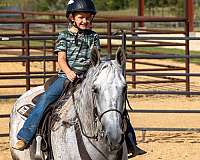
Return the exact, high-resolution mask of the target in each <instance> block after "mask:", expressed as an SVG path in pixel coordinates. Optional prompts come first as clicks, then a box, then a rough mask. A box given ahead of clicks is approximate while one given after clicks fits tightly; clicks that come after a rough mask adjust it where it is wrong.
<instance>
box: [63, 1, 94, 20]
mask: <svg viewBox="0 0 200 160" xmlns="http://www.w3.org/2000/svg"><path fill="white" fill-rule="evenodd" d="M66 10H67V11H66V16H67V18H68V17H69V15H70V14H73V13H74V12H89V13H91V14H92V15H95V14H96V9H95V6H94V3H93V2H92V0H69V2H68V4H67V7H66Z"/></svg>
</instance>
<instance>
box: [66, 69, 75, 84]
mask: <svg viewBox="0 0 200 160" xmlns="http://www.w3.org/2000/svg"><path fill="white" fill-rule="evenodd" d="M66 76H67V78H68V79H69V80H70V81H71V82H73V81H74V80H75V79H76V73H75V72H74V71H72V70H71V71H69V72H67V73H66Z"/></svg>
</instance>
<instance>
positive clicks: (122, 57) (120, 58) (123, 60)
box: [115, 47, 126, 66]
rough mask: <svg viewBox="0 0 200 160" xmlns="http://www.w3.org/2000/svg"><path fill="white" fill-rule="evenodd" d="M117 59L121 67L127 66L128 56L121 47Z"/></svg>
mask: <svg viewBox="0 0 200 160" xmlns="http://www.w3.org/2000/svg"><path fill="white" fill-rule="evenodd" d="M115 59H116V61H117V63H118V64H119V65H121V66H124V65H125V64H126V55H125V53H124V50H123V49H122V48H121V47H119V48H118V49H117V52H116V58H115Z"/></svg>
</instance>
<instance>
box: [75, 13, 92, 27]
mask: <svg viewBox="0 0 200 160" xmlns="http://www.w3.org/2000/svg"><path fill="white" fill-rule="evenodd" d="M92 18H93V15H91V13H87V12H76V13H75V14H74V16H73V18H72V19H73V21H74V22H75V23H76V25H77V27H78V28H80V29H83V30H84V29H89V28H90V25H91V20H92Z"/></svg>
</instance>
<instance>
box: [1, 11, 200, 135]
mask: <svg viewBox="0 0 200 160" xmlns="http://www.w3.org/2000/svg"><path fill="white" fill-rule="evenodd" d="M1 13H7V14H16V15H18V18H0V25H3V26H1V27H0V31H2V32H1V33H0V63H7V62H11V63H18V62H21V63H22V65H24V66H25V71H23V72H0V80H5V79H10V80H12V79H23V80H26V82H25V84H20V85H19V84H11V85H9V84H6V85H0V89H1V88H10V87H13V88H14V87H16V88H17V87H19V88H23V87H25V88H26V90H29V89H30V88H31V87H33V86H36V85H37V84H31V82H30V80H31V79H33V78H44V80H45V78H47V77H49V76H51V75H53V74H56V64H55V61H56V58H57V57H56V56H55V55H53V47H54V44H55V39H56V36H57V35H58V32H59V29H60V28H62V27H63V26H66V24H67V21H66V17H65V14H64V13H43V12H14V11H1V10H0V14H1ZM42 15H45V16H49V18H50V19H47V18H46V19H41V18H40V19H33V18H32V17H34V16H37V17H39V16H42ZM139 22H145V23H149V22H151V23H160V22H164V23H168V22H181V23H183V30H173V29H171V30H170V29H155V28H140V27H138V26H137V24H138V23H139ZM119 23H120V26H119ZM124 24H125V25H124ZM4 25H7V26H6V27H4ZM11 25H16V26H17V27H18V28H17V29H16V30H15V31H16V32H15V33H14V32H13V31H14V29H13V28H12V27H11V28H9V26H11ZM41 25H45V30H44V29H41V28H42V27H41ZM47 25H48V26H51V27H49V28H50V29H49V30H48V31H47V30H46V26H47ZM127 26H128V27H127ZM34 27H35V28H34ZM119 28H120V29H121V30H124V31H125V33H126V34H127V35H126V36H125V35H120V36H119V32H118V29H119ZM94 29H96V30H97V32H98V33H99V35H100V38H101V40H103V41H105V43H104V44H102V48H103V50H104V52H106V53H108V57H111V58H112V57H113V55H112V52H113V50H116V48H117V47H118V46H121V45H122V46H126V48H124V49H126V51H127V63H128V64H130V65H131V68H127V72H126V73H127V76H131V78H132V79H131V80H130V81H127V83H128V84H131V85H132V86H131V88H130V89H129V90H128V94H170V95H187V96H191V95H200V92H199V91H192V90H191V88H190V87H191V81H190V80H191V79H190V78H191V77H192V76H195V77H198V76H200V74H199V73H191V72H190V60H191V59H192V58H200V55H191V54H190V46H189V41H192V40H194V41H195V40H200V38H199V37H190V36H189V23H188V19H187V18H185V17H123V16H120V17H117V16H115V17H100V16H99V17H98V16H97V18H95V19H94ZM151 34H153V36H152V35H151ZM165 34H167V35H171V36H170V37H168V36H167V37H165ZM172 34H178V35H180V34H181V35H182V36H183V37H179V36H176V37H173V35H172ZM149 35H150V36H149ZM155 35H161V36H162V37H156V36H155ZM38 40H39V41H40V44H39V45H37V46H33V45H32V44H31V42H33V41H36V42H37V41H38ZM113 40H120V41H121V42H120V43H119V44H118V43H117V44H116V43H113ZM174 40H179V41H183V42H173V41H174ZM41 41H42V42H41ZM10 42H16V43H14V44H11V45H10V44H9V43H10ZM141 42H142V44H141ZM17 43H19V44H18V45H17ZM49 43H50V44H49ZM163 46H183V47H185V54H184V55H177V54H173V53H167V54H163V53H161V52H159V53H158V52H155V51H144V50H141V47H163ZM6 49H9V50H8V51H6ZM36 50H37V51H39V52H37V53H40V55H34V54H33V53H34V52H35V51H36ZM1 51H3V53H7V54H9V53H10V54H9V55H11V54H12V53H11V51H12V52H14V53H16V54H15V57H14V56H7V57H6V56H1V53H2V52H1ZM5 51H6V52H5ZM144 59H145V60H150V59H184V66H183V67H180V66H175V65H166V64H163V63H162V64H157V63H152V62H146V61H145V62H143V61H139V60H144ZM32 62H43V63H44V65H43V71H35V72H33V71H31V69H30V68H31V63H32ZM46 62H53V69H52V71H47V70H46ZM140 64H143V65H146V66H152V67H157V68H151V67H148V68H142V69H141V68H139V69H138V68H137V65H140ZM155 71H156V72H163V71H167V73H152V72H155ZM169 71H173V72H169ZM174 71H176V72H174ZM178 71H183V72H184V73H178ZM140 76H147V77H154V78H155V77H159V78H162V80H144V81H141V80H137V77H140ZM179 76H181V77H182V79H180V78H178V77H179ZM152 83H154V84H157V83H185V90H183V91H176V90H174V91H157V90H155V91H149V90H146V91H140V90H137V86H138V85H140V84H145V85H148V84H152ZM132 88H134V91H133V90H132ZM19 96H20V94H16V95H8V94H6V95H0V99H8V98H18V97H19ZM130 112H132V111H130ZM133 112H135V113H149V114H153V113H178V114H182V113H187V114H190V113H193V114H195V113H197V114H199V112H200V111H199V110H134V111H133ZM0 118H9V115H8V114H6V115H0ZM135 129H136V130H142V131H143V135H145V131H200V128H143V127H140V128H135ZM2 136H3V137H5V136H8V134H7V133H2V134H0V137H2Z"/></svg>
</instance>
